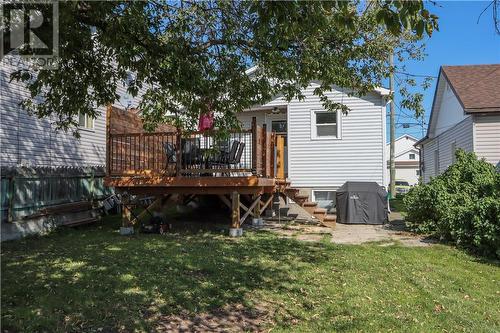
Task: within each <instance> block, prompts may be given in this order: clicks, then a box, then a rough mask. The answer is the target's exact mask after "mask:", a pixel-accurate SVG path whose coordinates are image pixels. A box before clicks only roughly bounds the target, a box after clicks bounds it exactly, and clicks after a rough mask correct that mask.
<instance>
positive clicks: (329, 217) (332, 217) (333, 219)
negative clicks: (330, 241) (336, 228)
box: [323, 214, 337, 222]
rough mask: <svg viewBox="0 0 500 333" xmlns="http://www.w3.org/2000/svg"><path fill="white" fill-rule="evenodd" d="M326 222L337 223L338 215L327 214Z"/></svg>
mask: <svg viewBox="0 0 500 333" xmlns="http://www.w3.org/2000/svg"><path fill="white" fill-rule="evenodd" d="M323 221H325V222H327V221H328V222H337V215H332V214H327V215H326V216H325V218H324V220H323Z"/></svg>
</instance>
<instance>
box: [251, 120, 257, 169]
mask: <svg viewBox="0 0 500 333" xmlns="http://www.w3.org/2000/svg"><path fill="white" fill-rule="evenodd" d="M257 142H258V141H257V117H252V172H253V173H254V175H257V174H258V171H257Z"/></svg>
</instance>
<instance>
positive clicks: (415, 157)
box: [408, 153, 417, 160]
mask: <svg viewBox="0 0 500 333" xmlns="http://www.w3.org/2000/svg"><path fill="white" fill-rule="evenodd" d="M411 155H413V158H411ZM408 159H409V160H416V159H417V154H415V153H409V154H408Z"/></svg>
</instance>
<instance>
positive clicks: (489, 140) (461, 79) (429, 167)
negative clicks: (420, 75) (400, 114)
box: [416, 64, 500, 182]
mask: <svg viewBox="0 0 500 333" xmlns="http://www.w3.org/2000/svg"><path fill="white" fill-rule="evenodd" d="M416 146H417V147H420V150H421V169H422V175H423V181H424V182H428V181H429V180H430V178H431V177H433V176H436V175H438V174H440V173H441V172H443V171H444V170H446V168H448V166H449V165H450V164H452V163H453V160H454V156H455V155H454V153H455V150H456V149H458V148H462V149H464V150H466V151H474V152H475V153H476V154H477V155H478V157H481V158H484V159H485V160H486V161H488V162H490V163H492V164H494V165H499V163H500V64H494V65H470V66H442V67H441V70H440V72H439V78H438V83H437V85H436V91H435V93H434V101H433V104H432V110H431V116H430V120H429V127H428V129H427V135H426V136H425V137H424V138H423V139H421V140H420V141H419V142H417V144H416Z"/></svg>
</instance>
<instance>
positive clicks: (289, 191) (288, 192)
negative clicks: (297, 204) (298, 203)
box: [285, 187, 300, 199]
mask: <svg viewBox="0 0 500 333" xmlns="http://www.w3.org/2000/svg"><path fill="white" fill-rule="evenodd" d="M299 192H300V190H299V189H298V188H293V187H289V188H286V189H285V194H286V195H287V196H289V197H291V198H292V199H293V197H295V196H297V195H299Z"/></svg>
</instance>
